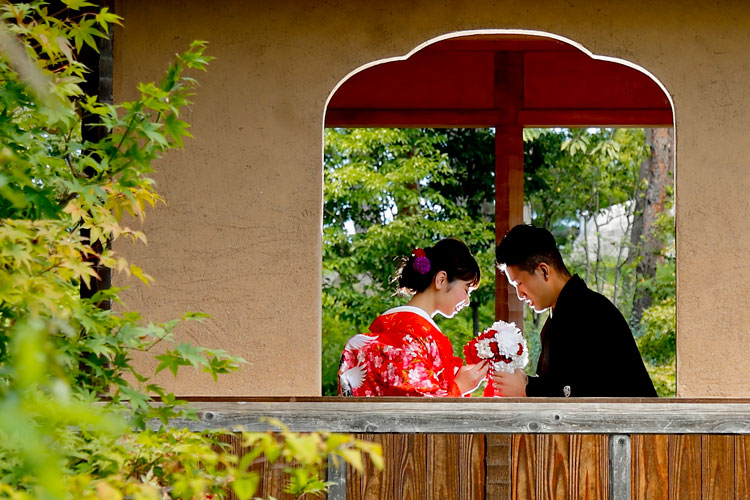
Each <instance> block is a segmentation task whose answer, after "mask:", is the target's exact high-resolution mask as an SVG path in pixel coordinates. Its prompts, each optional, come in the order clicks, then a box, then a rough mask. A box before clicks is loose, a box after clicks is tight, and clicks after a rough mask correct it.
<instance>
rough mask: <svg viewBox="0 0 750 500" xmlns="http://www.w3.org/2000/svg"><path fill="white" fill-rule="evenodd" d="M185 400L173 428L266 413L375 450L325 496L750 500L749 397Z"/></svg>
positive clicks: (240, 421) (262, 426)
mask: <svg viewBox="0 0 750 500" xmlns="http://www.w3.org/2000/svg"><path fill="white" fill-rule="evenodd" d="M191 405H192V406H193V407H194V408H195V409H196V410H197V412H198V420H185V421H174V422H173V423H172V425H174V426H178V427H188V428H190V429H193V430H205V429H227V430H234V431H239V430H243V429H244V430H249V431H253V430H268V429H271V427H270V424H269V423H268V422H267V421H265V420H263V417H272V418H275V419H278V420H280V421H282V422H283V423H285V424H286V425H287V426H288V427H289V428H290V429H291V430H293V431H299V432H307V431H316V430H325V431H332V432H345V433H353V434H357V435H359V437H362V438H365V439H370V440H375V441H380V442H381V443H383V445H384V456H385V459H386V470H385V471H383V472H377V471H375V469H374V468H372V467H366V471H365V474H364V475H359V474H357V473H355V472H354V471H352V470H351V469H347V468H346V467H338V468H337V467H335V466H333V465H332V463H331V464H330V465H329V470H328V479H329V480H331V481H333V482H335V485H334V486H333V487H332V488H331V490H330V492H329V495H328V498H329V499H331V500H339V499H344V498H347V499H349V500H357V499H360V498H362V499H365V498H366V499H371V498H372V499H379V500H380V499H383V500H385V499H390V498H393V499H399V500H405V499H409V498H414V499H422V498H425V499H428V498H429V499H435V500H444V499H449V498H450V499H457V500H463V499H465V498H467V499H477V500H479V499H486V500H495V499H498V500H500V499H502V500H506V499H508V500H510V499H513V500H526V499H535V500H543V499H548V498H549V499H551V498H555V499H557V498H590V499H600V498H609V499H611V500H621V499H631V498H633V499H637V500H642V499H662V498H663V499H675V500H682V499H701V500H706V499H717V500H730V499H744V498H750V401H748V400H680V399H670V400H665V399H653V400H651V399H649V400H641V399H627V400H625V399H586V400H581V399H579V400H574V399H573V400H571V399H531V398H530V399H482V398H472V399H416V398H411V399H409V398H379V399H358V398H346V399H343V398H253V399H247V400H237V399H235V400H222V401H218V400H215V399H214V400H211V399H205V398H204V399H198V398H195V399H194V400H193V401H192V402H191ZM238 452H241V450H239V449H238ZM266 472H267V473H266V476H264V477H265V478H266V479H265V480H266V481H271V482H275V483H279V480H278V474H277V473H276V472H274V471H273V470H269V471H266ZM279 484H280V483H279ZM268 491H270V490H268V488H267V492H268ZM274 491H276V490H274ZM278 491H280V490H278Z"/></svg>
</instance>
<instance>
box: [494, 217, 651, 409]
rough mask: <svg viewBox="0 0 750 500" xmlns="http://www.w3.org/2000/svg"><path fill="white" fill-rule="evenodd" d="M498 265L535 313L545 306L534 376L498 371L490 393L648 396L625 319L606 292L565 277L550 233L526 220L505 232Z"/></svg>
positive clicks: (647, 380) (648, 383)
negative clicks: (539, 348)
mask: <svg viewBox="0 0 750 500" xmlns="http://www.w3.org/2000/svg"><path fill="white" fill-rule="evenodd" d="M496 255H497V263H498V267H499V269H500V270H501V271H504V272H505V275H506V277H507V278H508V281H509V282H510V284H511V285H513V286H514V287H515V289H516V292H517V293H518V298H519V299H520V300H523V301H525V302H527V303H528V304H529V306H531V308H532V309H534V311H535V312H537V313H541V312H542V311H545V310H549V317H548V318H547V321H546V322H545V324H544V328H542V333H541V343H542V352H541V354H540V356H539V361H538V363H537V369H536V373H537V376H536V377H526V374H525V373H524V372H523V370H516V371H515V372H514V373H497V374H495V375H494V377H493V380H494V384H495V393H496V394H500V395H502V396H509V397H525V396H550V397H568V396H570V397H596V396H598V397H613V396H614V397H652V396H656V391H655V390H654V385H653V383H652V382H651V379H650V378H649V376H648V373H647V372H646V367H645V366H644V365H643V360H642V359H641V355H640V353H639V352H638V347H637V346H636V344H635V340H634V339H633V334H632V333H631V332H630V328H629V327H628V324H627V322H626V321H625V318H623V316H622V314H621V313H620V311H618V310H617V308H616V307H615V306H614V305H613V304H612V302H610V301H609V300H608V299H607V298H606V297H604V296H603V295H601V294H598V293H596V292H594V291H592V290H589V289H588V287H587V286H586V283H584V281H583V280H582V279H581V278H579V277H578V275H574V276H571V275H570V273H569V272H568V270H567V268H566V267H565V264H564V263H563V260H562V257H561V256H560V252H559V251H558V249H557V245H556V244H555V238H554V237H553V236H552V233H550V232H549V231H547V230H546V229H542V228H536V227H534V226H529V225H518V226H516V227H514V228H513V229H511V230H510V231H509V232H508V233H507V234H506V235H505V237H504V238H503V240H502V241H501V242H500V244H499V245H498V246H497V249H496Z"/></svg>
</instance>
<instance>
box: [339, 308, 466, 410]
mask: <svg viewBox="0 0 750 500" xmlns="http://www.w3.org/2000/svg"><path fill="white" fill-rule="evenodd" d="M462 364H463V360H462V359H461V358H457V357H455V356H453V347H451V343H450V340H448V338H447V337H446V336H445V335H443V333H442V332H441V331H440V330H439V329H438V327H437V325H436V324H435V323H434V322H433V321H432V318H430V317H429V315H428V314H427V313H426V312H424V311H423V310H421V309H418V308H416V307H412V306H402V307H396V308H394V309H391V310H389V311H386V312H385V313H384V314H383V315H381V316H379V317H378V318H377V319H375V321H373V322H372V324H371V325H370V331H369V333H366V334H361V335H355V336H354V337H352V338H351V339H349V341H348V342H347V343H346V347H345V348H344V352H343V354H342V356H341V364H340V366H339V395H344V396H438V397H439V396H443V397H445V396H456V397H460V396H461V391H460V390H459V389H458V386H457V385H456V383H455V381H454V377H455V374H456V371H457V370H458V368H460V367H461V365H462Z"/></svg>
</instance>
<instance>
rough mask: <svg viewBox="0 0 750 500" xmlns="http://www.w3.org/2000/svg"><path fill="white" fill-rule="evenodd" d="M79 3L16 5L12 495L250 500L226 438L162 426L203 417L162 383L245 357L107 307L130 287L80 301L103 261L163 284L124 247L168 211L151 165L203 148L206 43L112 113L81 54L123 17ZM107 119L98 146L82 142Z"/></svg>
mask: <svg viewBox="0 0 750 500" xmlns="http://www.w3.org/2000/svg"><path fill="white" fill-rule="evenodd" d="M64 3H65V5H66V6H67V8H66V9H63V10H62V11H60V12H55V13H54V14H50V12H49V11H48V6H47V5H46V4H45V3H44V2H41V1H34V2H29V3H16V4H8V3H6V4H3V5H2V6H0V18H1V19H2V20H3V24H2V25H0V37H2V41H3V44H2V46H3V47H6V52H4V53H3V54H0V75H1V78H0V162H2V167H1V169H0V221H2V224H1V225H0V496H2V497H3V498H17V499H31V498H40V499H73V498H75V499H79V498H112V499H116V498H135V499H139V498H143V499H146V498H148V499H154V498H210V497H211V495H218V496H221V495H223V494H224V491H225V488H226V487H227V485H229V484H230V483H231V482H232V481H234V482H235V483H236V484H235V486H234V487H235V489H240V490H242V492H243V495H246V496H244V497H245V498H247V497H248V496H249V495H251V494H252V492H253V488H252V487H251V486H252V484H253V481H254V479H253V477H252V474H251V473H250V472H249V471H248V470H246V468H244V469H243V468H240V467H238V465H237V464H236V459H235V458H233V457H231V456H230V455H228V454H226V453H223V452H217V451H216V449H215V447H216V446H217V443H218V441H217V438H215V437H212V436H209V435H203V434H198V433H193V432H189V431H187V430H174V429H169V428H167V427H155V426H156V425H157V424H158V422H159V421H161V422H163V423H166V422H167V420H168V419H169V418H171V417H174V416H178V415H186V414H188V413H189V412H187V411H186V410H183V409H181V405H182V404H183V402H182V401H179V400H177V399H176V397H175V395H174V394H173V393H170V392H168V391H166V390H165V389H163V388H162V387H160V386H158V385H156V384H154V383H153V382H152V381H151V378H152V377H153V375H155V373H158V372H159V371H161V370H164V369H168V370H170V371H171V372H172V373H173V374H175V375H177V373H178V370H179V368H180V367H183V366H191V367H193V368H195V369H198V370H200V371H202V372H205V373H207V374H208V375H210V376H212V377H213V378H216V377H217V376H218V375H219V374H223V373H227V372H229V371H232V370H236V369H237V367H238V364H239V363H240V362H241V361H242V360H241V359H239V358H235V357H232V356H230V355H228V354H227V353H225V352H224V351H222V350H219V349H210V348H205V347H199V346H195V345H191V344H186V343H177V342H176V341H175V339H174V330H175V328H177V327H178V325H179V324H180V320H172V321H168V322H165V323H150V322H148V321H146V320H144V319H143V318H142V317H141V316H140V314H138V313H137V312H134V311H128V310H127V308H126V307H125V305H124V304H120V307H119V309H118V312H114V311H110V310H103V309H100V308H99V307H98V304H99V303H100V302H102V301H105V300H109V301H113V302H115V303H119V299H118V294H119V292H120V290H119V289H116V288H113V289H109V290H105V291H101V292H99V293H97V294H96V295H95V296H94V297H92V298H88V299H87V298H82V297H81V296H80V294H79V288H80V286H81V284H87V285H88V284H89V283H91V280H92V279H96V278H98V275H97V272H96V270H95V268H94V263H96V264H98V265H100V266H104V267H107V268H110V269H112V270H114V271H117V272H123V273H127V274H132V275H134V276H136V277H138V278H139V279H141V280H142V281H143V282H145V283H149V282H151V281H152V280H151V278H150V277H149V276H148V275H147V274H146V273H145V272H144V271H143V270H141V269H140V268H139V267H138V266H136V265H133V264H130V263H128V262H127V261H126V260H125V259H123V258H122V257H120V256H118V255H117V254H116V253H115V252H114V251H113V250H111V249H110V245H109V242H113V241H116V240H117V239H118V238H123V237H124V238H126V239H129V240H134V241H143V242H145V240H146V237H145V235H144V234H143V233H142V232H140V231H138V230H134V229H131V228H130V227H128V226H127V225H125V224H126V221H127V220H128V219H127V218H126V215H127V216H129V217H131V218H132V217H136V218H141V219H142V218H143V217H144V215H145V210H146V209H147V207H149V206H153V205H154V204H155V203H157V202H159V201H160V200H161V198H160V197H159V195H158V193H157V192H156V191H155V190H154V181H153V179H152V178H151V177H150V176H149V174H150V173H151V172H152V168H151V163H152V162H153V161H154V160H156V159H158V158H159V157H160V156H161V155H162V154H164V153H165V152H166V151H168V150H170V149H173V148H180V147H182V145H183V139H184V138H185V137H189V133H188V124H187V123H186V122H184V121H182V120H180V118H179V117H180V114H181V113H182V112H183V110H184V108H185V107H186V106H188V105H189V104H190V96H191V95H192V92H193V89H194V87H195V83H196V82H195V80H193V79H192V78H191V77H189V76H186V72H192V71H202V70H205V68H206V65H207V63H208V62H209V60H210V59H211V58H210V57H208V56H206V55H205V54H204V51H205V48H206V44H205V42H194V43H193V44H191V46H190V47H189V49H188V50H187V51H186V52H185V53H183V54H180V55H178V56H177V58H176V61H175V62H174V63H173V64H172V65H171V66H170V67H169V68H168V70H167V73H166V75H165V77H164V78H163V79H162V81H161V82H160V83H159V84H158V85H157V84H153V83H148V84H141V85H139V92H140V96H139V97H138V98H137V99H136V100H134V101H130V102H126V103H122V104H118V105H113V104H105V103H101V102H99V101H98V100H97V98H96V97H95V96H89V95H86V94H84V92H83V91H82V90H81V84H82V83H83V82H84V78H85V77H86V75H87V74H88V69H87V68H86V67H85V66H83V65H82V64H81V63H80V62H78V60H77V57H78V56H79V52H80V51H81V49H82V48H84V47H90V48H92V49H96V39H97V38H100V37H102V36H104V34H105V33H108V32H109V30H110V29H111V25H112V24H113V23H119V22H120V19H119V17H117V16H115V15H114V14H112V13H110V12H108V11H107V9H101V10H99V11H98V12H90V11H89V10H85V11H83V10H81V9H83V8H89V7H92V6H93V4H91V3H89V2H86V1H82V0H66V1H65V2H64ZM92 115H93V116H95V117H98V119H99V125H98V126H99V127H100V128H101V132H102V133H101V134H100V135H99V137H100V138H99V139H96V140H93V139H91V138H88V137H84V136H83V134H82V127H83V125H82V123H83V117H85V116H92ZM204 317H205V315H202V314H199V313H187V314H185V315H184V316H183V317H182V318H181V319H182V320H184V321H200V320H201V319H203V318H204ZM157 345H160V347H164V349H163V353H162V354H161V355H159V356H158V357H157V359H158V360H159V362H160V364H159V365H158V367H157V368H156V370H155V373H144V372H142V371H139V370H138V369H136V367H135V366H134V365H133V363H132V356H133V355H134V353H139V352H146V353H148V352H151V351H152V350H153V349H154V348H155V347H156V346H157ZM154 400H156V401H157V402H159V403H160V404H158V405H154V404H152V403H153V402H154ZM149 422H151V428H149V427H147V423H149ZM290 436H291V435H290ZM290 439H292V437H290ZM299 439H302V438H299ZM342 439H343V438H342ZM347 446H348V447H347ZM350 447H354V448H355V449H362V450H364V449H365V448H364V447H365V445H361V444H358V443H357V442H353V444H350V445H346V446H344V445H342V448H341V450H342V452H341V453H342V454H344V455H345V456H346V458H347V459H351V457H349V455H350V454H351V452H350V451H349V448H350ZM282 449H284V450H286V449H289V447H288V446H286V445H283V446H282ZM324 451H325V452H328V451H331V450H329V449H328V448H326V449H325V450H324ZM365 451H366V452H368V453H369V451H370V450H365ZM311 477H312V476H311ZM312 483H313V482H312V480H311V484H312ZM314 486H315V488H319V487H320V485H319V484H318V483H314ZM311 489H313V486H308V485H307V484H302V485H300V486H299V488H298V490H299V491H308V490H311Z"/></svg>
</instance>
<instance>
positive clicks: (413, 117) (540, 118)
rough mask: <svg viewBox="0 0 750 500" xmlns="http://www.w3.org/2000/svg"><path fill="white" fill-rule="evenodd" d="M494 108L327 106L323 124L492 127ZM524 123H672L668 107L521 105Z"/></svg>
mask: <svg viewBox="0 0 750 500" xmlns="http://www.w3.org/2000/svg"><path fill="white" fill-rule="evenodd" d="M502 113H503V111H502V110H497V109H474V110H471V109H463V110H455V109H429V110H425V109H343V108H340V109H337V108H334V109H329V110H328V111H327V112H326V117H325V126H326V127H403V128H408V127H435V128H449V127H464V128H476V127H494V126H496V125H497V124H498V123H501V116H502ZM518 124H519V125H521V126H523V127H671V126H672V110H671V109H635V110H628V109H524V110H520V111H519V112H518Z"/></svg>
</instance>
